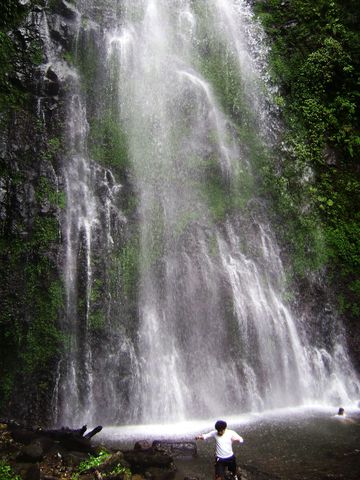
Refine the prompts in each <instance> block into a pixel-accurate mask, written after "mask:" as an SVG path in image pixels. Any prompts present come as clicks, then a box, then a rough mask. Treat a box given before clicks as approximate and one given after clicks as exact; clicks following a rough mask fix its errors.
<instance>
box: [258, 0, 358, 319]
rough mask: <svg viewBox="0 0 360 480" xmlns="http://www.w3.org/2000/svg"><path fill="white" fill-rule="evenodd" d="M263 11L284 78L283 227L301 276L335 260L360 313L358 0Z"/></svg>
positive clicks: (276, 4)
mask: <svg viewBox="0 0 360 480" xmlns="http://www.w3.org/2000/svg"><path fill="white" fill-rule="evenodd" d="M255 11H256V13H257V15H258V17H259V19H260V20H261V22H262V24H263V26H264V28H265V30H266V32H267V34H268V38H269V41H270V43H271V54H270V63H271V70H272V72H271V73H272V77H273V80H274V83H276V84H277V85H279V86H280V92H279V94H278V95H277V97H276V101H277V102H278V104H279V106H280V109H281V112H282V116H283V121H284V123H285V125H286V133H285V134H284V137H285V138H284V143H285V145H286V150H285V151H284V150H283V151H282V152H280V153H279V158H281V160H279V161H278V162H277V168H278V170H277V174H276V175H275V176H274V175H271V176H270V178H271V185H270V189H271V191H272V194H273V198H274V200H275V205H277V213H280V218H281V221H282V222H284V224H285V225H286V226H285V227H284V228H281V227H280V226H279V229H280V231H281V232H282V234H283V236H284V237H285V238H286V240H287V241H288V243H289V244H290V245H292V253H293V254H294V258H295V262H294V263H295V267H298V268H297V274H298V275H299V276H301V275H303V274H305V275H306V274H310V275H311V274H312V273H314V272H316V269H317V268H322V267H324V266H325V267H326V272H327V275H328V280H330V282H331V283H332V285H333V288H334V291H335V292H336V293H337V298H338V305H339V307H340V309H341V310H342V311H343V313H345V314H346V315H347V317H348V318H351V317H352V318H353V319H355V318H356V317H357V316H358V315H359V313H360V282H359V267H360V254H359V252H360V243H359V242H360V240H359V239H360V235H359V234H360V209H359V208H358V207H359V205H360V203H359V200H360V177H359V161H360V155H359V152H360V148H359V147H360V132H359V91H358V88H359V80H360V69H359V63H360V57H359V44H360V32H359V10H358V4H357V2H355V1H354V0H347V1H342V2H340V1H328V0H321V1H319V2H316V3H314V2H311V1H310V0H294V1H282V0H269V1H267V2H260V1H258V2H255ZM319 226H320V229H319ZM314 232H318V234H319V235H318V236H317V237H316V235H315V236H314ZM316 238H317V241H316ZM311 258H313V259H317V261H314V262H313V263H311V262H309V259H311Z"/></svg>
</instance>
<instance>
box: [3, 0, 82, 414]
mask: <svg viewBox="0 0 360 480" xmlns="http://www.w3.org/2000/svg"><path fill="white" fill-rule="evenodd" d="M20 3H23V4H24V2H19V4H20ZM25 3H27V4H30V2H25ZM52 4H53V5H54V11H53V12H52V13H51V15H50V20H51V21H50V22H49V25H50V31H49V32H46V31H44V25H45V23H44V16H45V15H47V12H48V9H46V8H45V7H44V6H41V5H31V6H30V5H27V6H28V11H27V13H26V16H25V18H24V19H23V20H22V22H21V24H20V25H18V26H17V27H15V28H14V29H13V30H12V31H11V32H9V38H10V39H11V48H12V50H11V52H10V53H11V54H12V58H11V62H10V63H11V66H12V68H11V71H9V73H8V78H7V84H8V85H9V88H8V92H7V97H6V96H4V99H3V102H2V103H3V104H4V107H3V109H2V112H1V117H0V121H1V127H2V128H1V138H0V159H1V170H0V231H1V257H0V275H1V278H2V280H1V283H2V285H1V291H2V307H1V312H0V316H1V334H0V344H1V352H2V354H1V357H2V358H1V366H0V374H1V378H2V381H1V387H0V405H1V407H0V409H1V412H2V414H3V415H7V416H16V417H17V418H19V419H24V420H26V419H32V420H35V421H37V420H38V421H40V420H42V421H46V420H48V419H49V416H48V415H49V409H50V405H51V395H52V391H53V387H54V383H55V378H56V364H57V362H58V355H59V347H60V344H61V340H62V339H61V334H60V331H59V328H58V317H59V315H61V310H62V306H63V301H64V293H63V286H62V280H61V276H60V268H59V266H60V265H61V262H62V257H61V245H62V233H61V228H60V218H61V216H62V215H63V211H64V207H65V197H64V185H63V178H62V175H61V162H62V156H63V148H62V132H63V124H64V118H65V103H64V96H65V95H66V82H65V81H64V80H63V79H62V78H61V72H60V71H55V69H54V67H53V66H52V65H51V64H50V60H49V57H50V55H51V51H50V50H51V49H58V50H62V51H64V52H65V50H63V48H64V47H66V46H68V45H69V44H70V43H71V38H72V34H73V32H74V29H73V26H74V24H73V17H72V16H71V8H70V7H68V5H67V2H52ZM4 8H5V7H4ZM14 8H15V7H14ZM19 8H21V5H20V6H19ZM7 106H9V107H10V108H6V107H7Z"/></svg>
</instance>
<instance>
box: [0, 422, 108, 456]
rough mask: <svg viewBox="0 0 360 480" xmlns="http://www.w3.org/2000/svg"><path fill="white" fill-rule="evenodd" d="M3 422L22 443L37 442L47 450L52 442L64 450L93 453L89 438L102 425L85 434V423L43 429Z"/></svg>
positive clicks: (97, 431) (16, 439) (98, 430)
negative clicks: (69, 426) (75, 426)
mask: <svg viewBox="0 0 360 480" xmlns="http://www.w3.org/2000/svg"><path fill="white" fill-rule="evenodd" d="M3 423H6V424H7V426H8V429H9V431H10V433H11V436H12V438H13V439H14V440H15V441H16V442H19V443H22V444H24V445H30V444H33V443H34V442H38V443H40V444H41V445H42V446H44V447H45V449H46V450H48V449H49V448H50V447H51V445H52V444H55V443H56V444H59V445H60V446H61V447H63V448H65V449H66V450H69V451H77V452H85V453H94V449H93V447H92V445H91V438H92V437H93V436H94V435H96V434H97V433H99V432H100V431H101V430H102V426H100V425H99V426H97V427H95V428H94V429H93V430H91V431H90V432H89V433H87V434H86V435H85V432H86V430H87V426H86V425H83V426H82V427H81V428H78V429H71V428H65V427H63V428H60V429H52V430H44V429H42V428H39V427H36V428H34V427H25V426H23V425H19V424H18V423H16V422H13V421H8V422H6V421H4V422H3Z"/></svg>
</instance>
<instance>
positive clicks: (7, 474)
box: [0, 460, 21, 480]
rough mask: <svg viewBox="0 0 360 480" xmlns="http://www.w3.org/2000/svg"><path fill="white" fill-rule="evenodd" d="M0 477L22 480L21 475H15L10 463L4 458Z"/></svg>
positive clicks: (0, 463)
mask: <svg viewBox="0 0 360 480" xmlns="http://www.w3.org/2000/svg"><path fill="white" fill-rule="evenodd" d="M0 478H1V480H21V478H20V477H19V475H15V474H14V472H13V471H12V469H11V467H10V465H8V464H7V463H6V462H5V461H4V460H0Z"/></svg>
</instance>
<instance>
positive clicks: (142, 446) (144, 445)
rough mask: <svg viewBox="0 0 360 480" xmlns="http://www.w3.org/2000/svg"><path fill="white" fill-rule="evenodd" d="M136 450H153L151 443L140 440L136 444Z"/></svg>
mask: <svg viewBox="0 0 360 480" xmlns="http://www.w3.org/2000/svg"><path fill="white" fill-rule="evenodd" d="M134 450H143V451H144V450H151V443H150V442H148V441H147V440H139V441H138V442H136V443H135V445H134Z"/></svg>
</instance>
